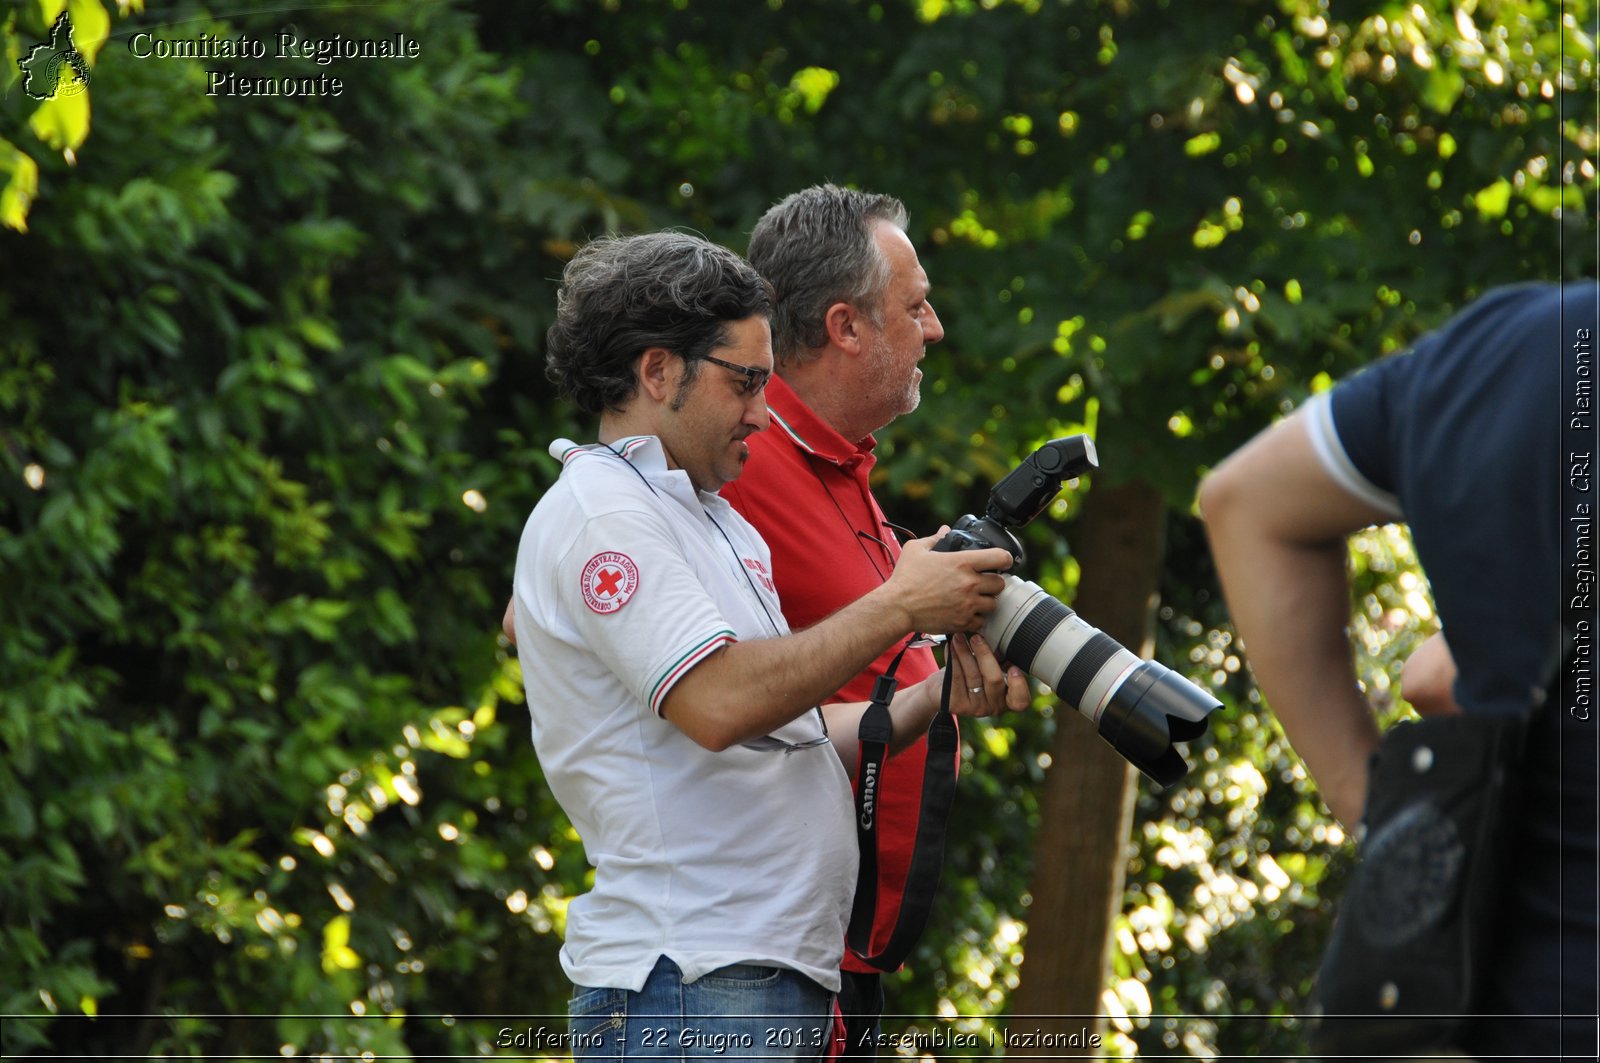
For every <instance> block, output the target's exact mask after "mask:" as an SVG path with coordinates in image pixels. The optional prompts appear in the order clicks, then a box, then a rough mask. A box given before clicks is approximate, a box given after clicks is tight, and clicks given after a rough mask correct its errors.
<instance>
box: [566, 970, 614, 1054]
mask: <svg viewBox="0 0 1600 1063" xmlns="http://www.w3.org/2000/svg"><path fill="white" fill-rule="evenodd" d="M627 1016H628V991H627V990H625V989H589V988H586V987H584V986H577V987H574V989H573V991H572V999H571V1000H570V1001H568V1002H567V1038H568V1041H569V1046H570V1048H571V1049H572V1058H573V1059H614V1058H619V1057H620V1055H621V1048H622V1045H621V1041H622V1039H623V1038H624V1037H625V1036H626V1033H627Z"/></svg>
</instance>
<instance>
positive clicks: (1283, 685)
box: [1200, 415, 1389, 825]
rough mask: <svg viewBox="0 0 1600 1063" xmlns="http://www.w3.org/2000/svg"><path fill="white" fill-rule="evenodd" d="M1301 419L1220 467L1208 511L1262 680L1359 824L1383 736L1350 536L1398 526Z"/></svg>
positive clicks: (1312, 762) (1310, 759)
mask: <svg viewBox="0 0 1600 1063" xmlns="http://www.w3.org/2000/svg"><path fill="white" fill-rule="evenodd" d="M1304 422H1305V417H1304V415H1296V416H1293V417H1290V418H1289V419H1288V420H1286V421H1283V422H1281V423H1280V424H1278V425H1276V426H1274V427H1273V428H1270V429H1268V430H1267V431H1266V432H1263V433H1262V434H1261V435H1259V436H1257V437H1256V438H1255V439H1254V440H1252V441H1251V442H1250V443H1248V444H1247V445H1246V446H1244V447H1243V448H1242V449H1240V450H1239V451H1238V452H1237V453H1236V454H1234V455H1233V456H1232V457H1230V458H1229V459H1228V460H1227V461H1225V462H1224V463H1223V464H1222V465H1220V466H1219V467H1218V468H1217V469H1216V470H1215V471H1213V472H1212V473H1211V474H1210V475H1209V476H1207V477H1206V479H1205V481H1204V482H1203V483H1202V484H1201V485H1200V509H1201V514H1202V516H1203V517H1204V519H1205V522H1206V532H1207V535H1208V536H1209V538H1210V540H1211V551H1212V554H1213V556H1214V557H1215V558H1216V562H1217V571H1218V573H1219V575H1220V576H1221V579H1222V588H1223V593H1224V594H1225V596H1226V597H1227V600H1228V609H1229V611H1230V612H1231V613H1232V615H1233V621H1234V625H1235V626H1236V627H1237V628H1238V631H1239V635H1240V637H1241V639H1242V640H1243V641H1244V644H1245V648H1246V651H1247V652H1248V655H1249V660H1250V667H1251V670H1252V671H1254V672H1255V676H1256V681H1257V682H1258V683H1259V684H1260V686H1261V690H1262V692H1263V693H1264V694H1265V695H1266V697H1267V700H1268V702H1269V703H1270V705H1271V708H1272V711H1273V712H1274V713H1276V714H1277V716H1278V719H1279V720H1280V721H1281V722H1282V724H1283V728H1284V731H1285V732H1286V733H1287V734H1288V736H1289V740H1290V741H1291V742H1293V743H1294V746H1295V749H1296V751H1297V752H1298V753H1299V754H1300V756H1301V757H1302V758H1303V759H1304V760H1305V762H1306V767H1307V768H1308V769H1309V770H1310V772H1311V774H1312V775H1313V776H1314V777H1315V778H1316V781H1317V785H1318V787H1319V788H1320V789H1321V791H1322V797H1323V800H1324V801H1326V802H1327V804H1328V807H1329V808H1330V809H1331V810H1332V811H1333V814H1334V815H1335V816H1337V817H1338V818H1339V819H1340V820H1341V821H1343V822H1344V823H1347V824H1351V825H1354V824H1355V823H1357V822H1359V820H1360V818H1361V812H1362V807H1363V805H1364V804H1365V802H1366V783H1367V759H1368V757H1369V756H1370V755H1371V753H1372V751H1373V749H1374V748H1375V747H1376V746H1377V743H1378V728H1377V723H1376V721H1375V720H1374V718H1373V714H1372V710H1371V708H1370V706H1368V704H1367V701H1366V699H1365V698H1364V697H1363V696H1362V693H1361V690H1360V688H1359V686H1358V685H1357V681H1356V672H1355V665H1354V662H1353V659H1352V656H1351V648H1350V642H1349V638H1348V636H1347V634H1346V632H1345V627H1346V623H1347V621H1348V619H1349V615H1350V589H1349V584H1348V580H1347V577H1346V575H1345V560H1346V556H1347V548H1346V545H1345V537H1346V535H1348V534H1349V533H1350V532H1353V531H1356V530H1357V529H1360V528H1363V527H1366V526H1368V525H1370V524H1375V523H1382V522H1385V521H1387V520H1388V519H1389V518H1388V516H1387V514H1384V513H1382V512H1379V511H1378V510H1376V509H1375V508H1373V507H1372V506H1370V505H1369V504H1368V503H1366V502H1364V501H1361V500H1360V499H1357V498H1355V497H1354V496H1352V495H1351V494H1349V493H1348V492H1347V491H1345V489H1344V488H1343V487H1341V486H1340V485H1339V484H1338V482H1337V481H1335V480H1334V479H1333V478H1332V477H1330V476H1329V475H1328V474H1327V472H1325V471H1324V470H1323V468H1322V465H1321V463H1320V462H1319V461H1318V460H1317V456H1316V453H1315V451H1314V450H1313V448H1312V444H1311V439H1310V436H1309V434H1308V433H1307V431H1306V425H1305V423H1304Z"/></svg>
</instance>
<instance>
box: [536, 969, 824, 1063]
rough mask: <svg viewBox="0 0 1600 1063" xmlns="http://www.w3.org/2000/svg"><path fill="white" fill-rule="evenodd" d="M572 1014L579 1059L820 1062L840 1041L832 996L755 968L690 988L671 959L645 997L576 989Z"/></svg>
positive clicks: (779, 972)
mask: <svg viewBox="0 0 1600 1063" xmlns="http://www.w3.org/2000/svg"><path fill="white" fill-rule="evenodd" d="M567 1015H568V1033H569V1035H570V1038H571V1047H572V1058H573V1059H575V1060H579V1059H594V1060H620V1059H678V1060H689V1059H714V1060H745V1059H788V1060H815V1059H821V1058H823V1057H824V1056H825V1055H826V1054H827V1050H828V1048H829V1047H830V1045H831V1042H832V1039H833V996H832V994H830V993H829V992H828V991H827V990H826V989H824V988H822V987H821V986H820V985H818V984H817V983H815V982H813V981H812V980H811V979H809V978H807V977H806V976H805V975H803V974H799V973H797V972H795V971H789V970H784V969H783V968H780V967H761V966H757V965H755V964H748V963H740V964H734V965H733V966H731V967H722V968H719V969H718V970H715V971H712V972H711V973H710V974H708V975H706V976H704V977H703V978H700V979H699V980H697V981H694V982H685V981H684V980H683V972H682V971H681V970H679V969H678V965H677V964H675V963H673V962H672V961H671V960H669V959H667V958H666V957H665V956H663V957H661V959H660V960H658V961H656V966H655V970H653V971H651V972H650V977H649V978H648V979H647V980H646V981H645V984H644V988H643V989H641V990H639V992H637V993H630V992H628V991H627V990H626V989H590V988H588V987H586V986H574V987H573V993H572V1001H571V1003H570V1004H569V1005H568V1008H567Z"/></svg>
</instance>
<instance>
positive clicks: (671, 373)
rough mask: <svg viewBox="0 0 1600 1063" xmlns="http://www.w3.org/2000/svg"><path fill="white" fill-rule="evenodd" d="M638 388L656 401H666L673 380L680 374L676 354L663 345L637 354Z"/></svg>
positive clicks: (670, 392) (670, 391) (671, 390)
mask: <svg viewBox="0 0 1600 1063" xmlns="http://www.w3.org/2000/svg"><path fill="white" fill-rule="evenodd" d="M638 373H639V390H640V391H642V392H644V393H645V394H646V395H648V396H650V398H651V399H653V400H655V401H656V402H666V401H667V400H668V398H669V397H670V396H671V394H672V393H673V391H674V388H673V386H672V385H673V382H674V381H675V380H677V379H679V378H680V377H681V376H682V368H681V367H680V366H679V359H678V356H677V355H675V354H673V353H672V352H671V351H669V350H667V349H666V348H665V347H650V348H648V349H646V350H645V352H644V353H643V354H641V355H640V356H639V368H638Z"/></svg>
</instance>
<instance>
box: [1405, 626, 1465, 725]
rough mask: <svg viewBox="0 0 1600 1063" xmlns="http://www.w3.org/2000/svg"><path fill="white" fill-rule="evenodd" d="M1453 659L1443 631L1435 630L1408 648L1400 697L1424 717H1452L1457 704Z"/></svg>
mask: <svg viewBox="0 0 1600 1063" xmlns="http://www.w3.org/2000/svg"><path fill="white" fill-rule="evenodd" d="M1455 684H1456V660H1455V657H1453V656H1452V655H1451V653H1450V645H1449V643H1447V642H1445V640H1444V632H1442V631H1436V632H1434V633H1433V634H1432V635H1430V636H1428V638H1426V639H1425V640H1423V643H1422V645H1420V646H1418V647H1417V648H1416V649H1415V650H1413V651H1411V656H1409V657H1407V658H1406V663H1405V667H1404V668H1403V669H1401V672H1400V696H1401V697H1403V698H1405V699H1406V700H1407V701H1409V702H1411V707H1412V708H1414V709H1416V710H1417V712H1419V713H1421V714H1422V715H1423V716H1451V715H1454V714H1455V713H1458V712H1460V711H1461V706H1460V705H1457V704H1456V697H1455Z"/></svg>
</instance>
